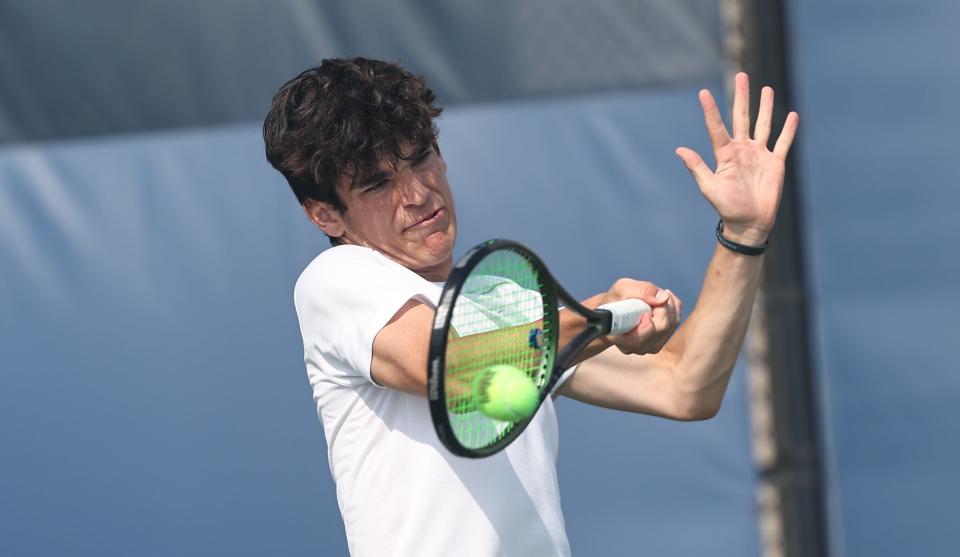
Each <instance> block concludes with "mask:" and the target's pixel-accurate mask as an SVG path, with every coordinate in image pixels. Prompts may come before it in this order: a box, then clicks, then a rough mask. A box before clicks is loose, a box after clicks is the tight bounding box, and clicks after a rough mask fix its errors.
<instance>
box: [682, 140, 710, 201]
mask: <svg viewBox="0 0 960 557" xmlns="http://www.w3.org/2000/svg"><path fill="white" fill-rule="evenodd" d="M674 152H675V153H676V154H677V156H678V157H680V160H682V161H683V164H685V165H686V166H687V170H689V171H690V174H693V179H694V180H696V181H697V185H698V186H700V191H701V192H703V193H706V189H707V188H708V187H709V185H710V183H711V182H712V180H713V171H712V170H710V167H708V166H707V163H705V162H703V157H701V156H700V155H698V154H697V152H696V151H694V150H693V149H688V148H686V147H677V150H676V151H674Z"/></svg>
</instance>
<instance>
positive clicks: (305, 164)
mask: <svg viewBox="0 0 960 557" xmlns="http://www.w3.org/2000/svg"><path fill="white" fill-rule="evenodd" d="M434 100H436V95H434V93H433V91H432V90H431V89H430V88H429V87H427V85H426V83H425V82H424V80H423V78H422V77H419V76H415V75H413V74H411V73H410V72H408V71H407V70H405V69H403V68H402V67H400V65H399V64H395V63H390V62H383V61H380V60H370V59H367V58H353V59H343V58H330V59H326V60H323V61H322V62H321V64H320V65H319V66H316V67H313V68H310V69H307V70H305V71H303V72H302V73H300V75H298V76H296V77H294V78H293V79H291V80H290V81H287V82H286V83H284V84H283V86H282V87H280V90H279V91H277V94H276V95H274V97H273V102H272V103H271V104H270V112H269V113H268V114H267V117H266V119H265V120H264V122H263V141H264V143H265V144H266V151H267V160H268V161H270V164H271V165H272V166H273V167H274V168H276V169H277V170H279V171H280V173H281V174H283V176H284V177H285V178H286V179H287V182H288V183H289V184H290V188H291V189H292V190H293V193H294V195H296V196H297V201H299V202H300V204H301V205H303V204H305V203H306V201H307V200H308V199H314V200H316V201H321V202H325V203H329V204H330V205H332V206H333V207H334V208H336V209H337V210H339V211H346V210H347V207H346V205H345V204H344V203H343V201H342V200H341V199H340V197H339V196H338V195H337V191H336V185H337V184H338V183H339V181H340V180H341V179H342V178H348V179H350V180H351V182H350V184H351V185H354V184H356V183H357V182H358V181H360V180H362V179H364V178H365V177H366V176H369V175H370V174H372V173H373V172H375V171H376V170H377V164H378V163H379V161H381V160H384V159H386V160H387V161H388V162H390V164H392V165H396V164H397V161H398V160H401V159H404V158H405V157H404V153H403V150H402V146H403V145H404V144H409V145H413V146H414V147H417V148H418V149H417V150H416V151H419V150H420V149H419V148H420V147H426V146H427V145H429V144H431V143H433V144H434V145H436V141H437V134H438V131H437V127H436V125H435V124H434V118H436V117H437V116H439V115H440V113H441V112H442V110H443V109H442V108H441V107H439V106H435V105H434ZM331 242H332V243H334V244H336V243H337V242H336V240H335V239H334V238H331Z"/></svg>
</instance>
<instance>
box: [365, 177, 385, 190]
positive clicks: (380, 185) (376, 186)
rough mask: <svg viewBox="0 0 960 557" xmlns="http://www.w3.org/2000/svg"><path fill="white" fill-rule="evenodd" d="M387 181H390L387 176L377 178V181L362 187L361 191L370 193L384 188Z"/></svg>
mask: <svg viewBox="0 0 960 557" xmlns="http://www.w3.org/2000/svg"><path fill="white" fill-rule="evenodd" d="M389 183H390V180H389V179H388V178H384V179H383V180H378V181H376V182H374V183H372V184H370V185H369V186H367V187H366V188H364V189H363V192H364V193H372V192H375V191H378V190H381V189H383V188H384V187H385V186H386V185H387V184H389Z"/></svg>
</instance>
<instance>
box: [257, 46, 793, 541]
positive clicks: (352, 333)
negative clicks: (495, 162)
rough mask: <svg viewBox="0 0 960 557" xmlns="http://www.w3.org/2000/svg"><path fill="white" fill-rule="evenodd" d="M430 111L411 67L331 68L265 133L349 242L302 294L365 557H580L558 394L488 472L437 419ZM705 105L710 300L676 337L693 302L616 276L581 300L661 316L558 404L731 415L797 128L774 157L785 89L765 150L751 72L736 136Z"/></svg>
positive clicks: (593, 351)
mask: <svg viewBox="0 0 960 557" xmlns="http://www.w3.org/2000/svg"><path fill="white" fill-rule="evenodd" d="M434 100H435V96H434V94H433V92H432V91H431V90H430V89H429V88H428V87H427V86H426V85H425V83H424V82H423V80H422V79H421V78H417V77H415V76H412V75H411V74H409V73H408V72H406V71H405V70H404V69H402V68H401V67H399V66H397V65H395V64H390V63H385V62H380V61H376V60H367V59H363V58H356V59H352V60H342V59H333V60H324V61H323V63H322V64H321V65H320V66H318V67H315V68H311V69H308V70H306V71H304V72H303V73H301V74H300V75H298V76H297V77H295V78H293V79H292V80H290V81H289V82H287V83H286V84H284V85H283V87H281V88H280V90H279V91H278V92H277V94H276V96H275V97H274V99H273V103H272V105H271V108H270V112H269V114H268V116H267V118H266V121H265V123H264V140H265V142H266V150H267V158H268V160H269V161H270V163H271V164H272V165H273V166H274V167H275V168H276V169H277V170H279V171H280V172H281V173H282V174H283V175H284V176H285V177H286V178H287V181H288V182H289V184H290V187H291V188H292V189H293V191H294V194H295V195H296V196H297V199H298V200H299V201H300V203H301V204H302V205H303V208H304V212H305V213H306V215H307V217H308V218H309V219H310V220H311V221H312V222H313V223H314V224H316V226H317V227H319V228H320V229H321V230H322V231H323V232H324V233H325V234H326V235H327V236H328V237H329V238H330V241H331V243H332V244H333V245H334V247H333V248H331V249H328V250H326V251H325V252H323V253H321V254H320V255H319V256H318V257H317V258H316V259H314V260H313V262H311V263H310V264H309V265H308V266H307V268H306V269H305V270H304V272H303V274H302V275H301V277H300V279H299V280H298V281H297V284H296V287H295V290H294V301H295V305H296V308H297V314H298V317H299V319H300V328H301V334H302V336H303V343H304V359H305V362H306V366H307V373H308V376H309V378H310V382H311V385H312V386H313V393H314V398H315V400H316V403H317V409H318V413H319V414H320V417H321V419H322V421H323V426H324V432H325V434H326V439H327V445H328V448H329V455H328V456H329V463H330V469H331V472H332V474H333V477H334V480H335V481H336V484H337V499H338V502H339V505H340V511H341V514H342V515H343V520H344V524H345V527H346V533H347V540H348V544H349V547H350V551H351V553H352V554H355V555H385V554H391V555H394V554H395V555H451V554H460V555H501V554H511V555H568V554H569V553H570V548H569V544H568V542H567V538H566V534H565V531H564V523H563V516H562V513H561V510H560V499H559V489H558V486H557V479H556V468H555V463H556V456H557V424H556V416H555V414H554V407H553V402H552V400H551V398H550V397H548V398H547V400H546V401H545V402H544V404H543V406H542V407H541V408H540V410H539V411H538V413H537V414H536V416H535V417H534V419H533V420H532V422H531V424H530V425H529V426H528V428H527V429H526V430H525V431H524V433H523V434H522V435H521V436H520V437H519V438H518V440H517V441H515V442H514V443H513V444H511V445H510V446H509V447H508V448H507V449H506V450H504V451H502V452H500V453H498V454H497V455H495V456H493V457H490V458H487V459H483V460H480V461H473V460H468V459H462V458H458V457H455V456H452V455H451V454H449V453H448V452H447V451H446V449H444V448H443V447H442V446H441V445H440V442H439V440H438V439H437V438H436V434H435V433H434V431H433V428H432V426H431V422H430V415H429V411H428V407H427V403H426V400H425V398H424V397H425V394H426V377H427V374H426V369H427V345H428V340H429V336H430V331H431V325H432V320H433V313H434V310H433V308H434V306H435V304H436V302H437V298H438V297H439V293H440V289H441V286H442V283H443V281H444V280H445V278H446V277H447V274H448V273H449V272H450V270H451V268H452V266H453V245H454V240H455V238H456V230H457V220H456V211H455V208H454V200H453V196H452V195H451V192H450V187H449V184H448V183H447V179H446V163H445V161H444V159H443V156H442V154H441V151H440V148H439V144H438V140H437V129H436V127H435V125H434V123H433V121H434V118H436V117H437V116H438V115H439V114H440V111H441V109H440V108H439V107H436V106H435V105H434ZM700 102H701V105H702V108H703V111H704V116H705V120H706V125H707V131H708V133H709V135H710V139H711V142H712V144H713V148H714V154H715V156H716V159H717V170H716V171H711V170H710V169H709V168H708V167H707V166H706V164H705V163H704V162H703V160H702V159H701V158H700V156H699V155H697V154H696V153H694V152H693V151H691V150H689V149H686V148H679V149H677V155H678V156H679V157H680V158H681V159H682V160H683V162H684V163H685V164H686V165H687V168H688V169H689V170H690V172H691V173H692V174H693V176H694V178H695V179H696V181H697V184H698V185H699V186H700V189H701V192H702V193H703V195H704V196H705V197H706V199H707V200H708V201H709V202H710V203H711V204H712V205H713V206H714V208H716V210H717V212H718V213H719V215H720V218H721V219H722V222H723V232H722V235H721V234H718V246H717V249H716V251H715V253H714V255H713V258H712V260H711V262H710V264H709V266H708V269H707V273H706V277H705V279H704V284H703V289H702V290H701V293H700V296H699V298H698V300H697V305H696V308H695V309H694V311H693V312H692V314H691V315H690V317H689V318H688V319H687V321H686V322H685V323H684V325H683V326H682V327H680V328H679V329H677V324H678V322H679V318H680V311H681V304H680V300H679V299H677V297H676V296H675V295H673V294H672V293H671V292H670V291H669V290H662V289H660V288H658V287H657V286H655V285H653V284H651V283H648V282H641V281H636V280H632V279H621V280H619V281H617V282H616V283H615V284H614V285H612V286H611V288H610V289H609V290H608V291H607V292H604V293H601V294H598V295H596V296H594V297H592V298H590V299H589V300H586V301H585V302H584V303H585V305H587V306H589V307H595V306H597V305H600V304H603V303H607V302H610V301H614V300H618V299H623V298H640V299H643V300H644V301H646V302H648V303H649V304H650V305H651V307H652V308H653V311H652V312H651V313H650V314H648V316H645V317H644V319H643V321H641V323H640V325H638V326H637V328H635V329H634V330H633V331H631V332H629V333H627V334H625V335H623V336H622V337H616V338H608V339H603V340H602V341H600V342H597V343H596V344H595V345H594V346H591V347H590V351H589V354H588V355H589V356H592V357H589V358H588V359H586V360H585V361H583V362H582V363H581V364H580V365H579V366H578V367H577V368H576V369H575V371H571V372H568V373H567V374H566V375H565V378H564V380H563V382H562V383H561V384H560V386H559V388H558V389H557V391H556V393H559V394H562V395H565V396H569V397H572V398H575V399H577V400H581V401H584V402H588V403H591V404H595V405H598V406H603V407H607V408H615V409H620V410H626V411H631V412H638V413H644V414H650V415H655V416H661V417H665V418H670V419H676V420H701V419H707V418H710V417H712V416H713V415H714V414H716V412H717V411H718V410H719V408H720V403H721V401H722V399H723V394H724V392H725V390H726V386H727V383H728V381H729V378H730V374H731V372H732V369H733V366H734V363H735V360H736V357H737V353H738V352H739V349H740V345H741V343H742V342H743V337H744V334H745V333H746V328H747V323H748V320H749V316H750V309H751V306H752V305H753V299H754V295H755V293H756V289H757V285H758V283H759V278H760V268H761V264H762V256H760V255H759V253H762V251H763V250H762V246H764V245H765V242H766V238H767V235H768V234H769V232H770V230H771V229H772V227H773V223H774V219H775V217H776V212H777V207H778V205H779V201H780V192H781V189H782V186H783V176H784V160H785V158H786V155H787V151H788V150H789V148H790V144H791V142H792V140H793V136H794V133H795V131H796V127H797V121H798V118H797V116H796V114H795V113H791V114H790V115H789V116H788V118H787V121H786V123H785V124H784V128H783V132H782V134H781V136H780V138H779V139H778V140H777V143H776V147H775V148H774V150H773V151H770V150H768V149H767V140H768V138H769V135H770V127H771V117H772V112H773V91H772V90H771V89H770V88H764V90H763V93H762V96H761V101H760V113H759V117H758V120H757V123H756V130H755V132H754V136H753V138H751V137H750V119H749V115H748V105H749V102H748V83H747V76H746V75H744V74H741V75H738V76H737V80H736V95H735V98H734V111H733V112H734V113H733V136H732V137H731V136H730V135H729V134H728V132H727V129H726V127H725V126H724V124H723V121H722V119H721V117H720V113H719V110H718V109H717V106H716V103H715V102H714V100H713V98H712V96H711V95H710V93H709V92H707V91H701V93H700ZM575 319H577V317H575V316H571V315H569V314H562V315H561V321H567V322H569V321H572V320H575ZM675 329H676V331H675ZM613 347H616V349H613Z"/></svg>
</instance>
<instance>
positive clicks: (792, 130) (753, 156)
mask: <svg viewBox="0 0 960 557" xmlns="http://www.w3.org/2000/svg"><path fill="white" fill-rule="evenodd" d="M700 105H701V106H702V107H703V117H704V120H705V122H706V126H707V134H708V135H709V136H710V143H711V144H712V145H713V154H714V157H715V158H716V161H717V168H716V170H710V168H709V167H708V166H707V164H706V163H705V162H704V161H703V158H702V157H701V156H700V155H699V154H697V153H696V152H695V151H693V150H692V149H689V148H687V147H679V148H678V149H677V150H676V153H677V156H679V157H680V158H681V159H682V160H683V162H684V164H686V165H687V169H688V170H689V171H690V173H691V174H693V177H694V179H695V180H696V181H697V185H698V186H700V192H701V193H703V196H704V197H706V199H707V201H709V202H710V204H711V205H713V207H714V209H716V210H717V213H719V214H720V218H721V219H723V223H724V225H723V226H724V236H725V237H727V238H729V239H731V240H733V241H735V242H738V243H742V244H746V245H760V244H763V243H764V242H765V241H766V240H767V236H768V235H769V234H770V231H771V230H772V229H773V223H774V221H775V220H776V217H777V208H778V207H779V206H780V196H781V194H782V192H783V178H784V172H785V164H784V162H785V161H786V158H787V153H788V152H789V151H790V145H791V144H792V143H793V138H794V136H795V135H796V131H797V124H798V122H799V121H800V117H799V116H798V115H797V113H796V112H791V113H790V114H788V115H787V118H786V121H785V122H784V124H783V129H782V131H781V132H780V136H779V137H778V138H777V141H776V143H775V145H774V147H773V150H772V151H771V150H770V149H768V148H767V143H768V141H769V139H770V128H771V124H772V120H773V89H771V88H770V87H764V88H763V90H762V91H761V93H760V110H759V113H758V114H757V122H756V127H755V129H754V131H753V137H752V138H751V137H750V82H749V78H748V77H747V74H745V73H739V74H737V76H736V80H735V92H734V97H733V115H732V120H733V137H731V136H730V134H729V133H728V132H727V127H726V126H725V125H724V123H723V118H722V117H721V115H720V110H719V109H718V108H717V103H716V101H715V100H714V98H713V95H711V94H710V91H707V90H706V89H704V90H702V91H700Z"/></svg>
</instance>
